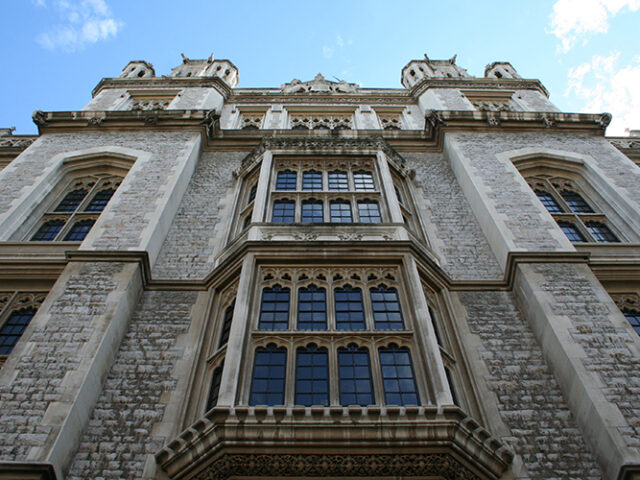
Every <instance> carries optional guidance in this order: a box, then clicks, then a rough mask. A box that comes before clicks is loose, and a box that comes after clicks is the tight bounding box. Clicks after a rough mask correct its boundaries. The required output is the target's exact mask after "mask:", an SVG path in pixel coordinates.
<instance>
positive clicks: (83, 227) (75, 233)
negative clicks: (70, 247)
mask: <svg viewBox="0 0 640 480" xmlns="http://www.w3.org/2000/svg"><path fill="white" fill-rule="evenodd" d="M95 222H96V221H95V220H93V219H87V220H81V221H79V222H76V223H74V224H73V226H72V227H71V229H70V230H69V231H68V232H67V234H66V235H65V237H64V241H65V242H81V241H82V240H84V239H85V237H86V236H87V234H88V233H89V231H90V230H91V227H93V224H94V223H95Z"/></svg>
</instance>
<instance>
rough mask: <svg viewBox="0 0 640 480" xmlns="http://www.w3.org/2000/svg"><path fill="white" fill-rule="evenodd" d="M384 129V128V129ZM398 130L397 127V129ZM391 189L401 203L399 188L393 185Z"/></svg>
mask: <svg viewBox="0 0 640 480" xmlns="http://www.w3.org/2000/svg"><path fill="white" fill-rule="evenodd" d="M385 130H386V129H385ZM398 130H399V129H398ZM393 189H394V190H395V192H396V198H397V199H398V203H399V204H400V205H402V195H400V190H398V187H396V186H395V185H394V186H393Z"/></svg>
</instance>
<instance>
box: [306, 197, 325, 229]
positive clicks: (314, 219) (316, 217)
mask: <svg viewBox="0 0 640 480" xmlns="http://www.w3.org/2000/svg"><path fill="white" fill-rule="evenodd" d="M302 222H303V223H322V222H324V212H323V206H322V201H320V200H305V201H303V202H302Z"/></svg>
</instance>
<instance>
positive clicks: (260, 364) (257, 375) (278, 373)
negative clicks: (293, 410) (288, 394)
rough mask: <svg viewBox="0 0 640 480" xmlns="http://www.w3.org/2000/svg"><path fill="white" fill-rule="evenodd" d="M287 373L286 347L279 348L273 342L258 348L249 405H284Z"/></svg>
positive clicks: (254, 362)
mask: <svg viewBox="0 0 640 480" xmlns="http://www.w3.org/2000/svg"><path fill="white" fill-rule="evenodd" d="M286 375H287V349H286V348H278V347H277V346H276V345H275V344H273V343H270V344H269V345H267V347H266V348H257V349H256V353H255V358H254V361H253V377H252V380H251V393H250V394H249V405H284V390H285V380H286Z"/></svg>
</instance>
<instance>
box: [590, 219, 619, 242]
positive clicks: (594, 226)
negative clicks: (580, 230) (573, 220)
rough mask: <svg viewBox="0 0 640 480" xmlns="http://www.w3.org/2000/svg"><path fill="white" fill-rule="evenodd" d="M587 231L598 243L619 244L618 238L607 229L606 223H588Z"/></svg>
mask: <svg viewBox="0 0 640 480" xmlns="http://www.w3.org/2000/svg"><path fill="white" fill-rule="evenodd" d="M586 225H587V230H589V233H590V234H591V235H593V238H595V240H596V242H608V243H618V242H620V240H618V237H616V236H615V235H614V234H613V232H612V231H611V229H610V228H609V227H607V226H606V225H605V224H604V223H601V222H587V224H586Z"/></svg>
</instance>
